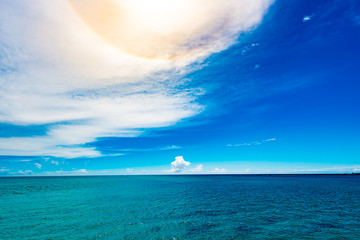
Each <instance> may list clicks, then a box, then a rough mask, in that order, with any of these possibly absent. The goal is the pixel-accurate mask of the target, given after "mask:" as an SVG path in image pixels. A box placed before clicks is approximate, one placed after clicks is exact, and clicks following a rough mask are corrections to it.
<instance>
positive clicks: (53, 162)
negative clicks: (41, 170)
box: [51, 160, 59, 166]
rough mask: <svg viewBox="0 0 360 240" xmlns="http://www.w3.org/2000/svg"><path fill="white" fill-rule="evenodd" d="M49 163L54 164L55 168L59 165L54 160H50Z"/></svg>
mask: <svg viewBox="0 0 360 240" xmlns="http://www.w3.org/2000/svg"><path fill="white" fill-rule="evenodd" d="M51 163H52V164H55V165H56V166H58V165H59V162H58V161H55V160H51Z"/></svg>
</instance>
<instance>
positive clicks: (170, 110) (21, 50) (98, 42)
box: [0, 0, 360, 176]
mask: <svg viewBox="0 0 360 240" xmlns="http://www.w3.org/2000/svg"><path fill="white" fill-rule="evenodd" d="M70 2H71V1H70ZM120 2H121V1H120ZM140 3H141V1H140ZM177 3H178V4H185V5H184V6H183V7H184V9H187V8H191V9H193V10H192V11H194V14H193V15H192V14H189V16H190V18H191V17H193V18H194V19H193V20H194V21H195V20H196V22H199V26H195V27H193V26H192V25H191V24H190V23H186V22H182V23H179V22H177V20H176V19H177V18H176V19H170V20H169V26H170V27H171V29H173V26H180V27H178V29H177V28H175V30H176V31H177V32H176V36H177V38H176V39H175V38H174V37H173V35H171V34H173V32H172V31H170V30H169V31H168V30H167V28H168V27H169V26H167V25H164V26H162V28H161V29H160V28H159V27H158V22H157V21H160V20H162V19H155V20H154V24H155V25H154V26H156V27H154V26H153V25H144V26H143V25H141V26H140V25H139V26H138V25H133V26H131V27H133V28H134V29H138V31H144V36H145V38H144V37H142V38H141V39H142V40H141V41H140V40H139V41H140V43H141V44H142V45H141V46H143V45H145V47H144V49H143V50H142V52H139V50H138V48H139V46H138V45H133V44H134V43H133V41H135V44H136V38H135V40H132V41H131V42H130V43H128V42H125V40H122V41H119V42H120V43H119V44H120V45H119V46H114V43H113V39H110V40H109V39H106V38H105V37H104V35H105V34H106V33H101V34H103V35H101V36H100V33H97V31H98V29H95V28H93V29H91V30H92V31H90V30H89V29H90V28H91V27H92V25H91V24H92V20H91V21H90V20H87V16H85V15H81V14H82V13H81V11H82V10H81V9H83V8H84V6H82V5H76V4H74V6H73V8H74V9H75V10H74V11H75V12H76V11H78V12H79V13H78V15H77V16H75V15H74V14H73V12H71V11H70V10H69V9H70V7H69V6H67V5H66V4H67V3H62V1H54V3H44V2H43V1H30V2H29V3H28V4H27V5H25V6H24V5H22V4H21V2H18V1H14V2H13V3H11V4H5V3H0V9H1V10H0V15H1V16H2V17H0V22H1V23H2V24H1V25H0V35H1V36H4V37H1V38H0V80H1V86H2V87H1V91H0V98H1V99H2V100H1V102H2V104H0V154H1V156H0V175H3V176H9V175H11V176H15V175H82V174H179V173H182V174H192V173H199V174H201V173H206V174H208V173H347V172H360V150H359V149H360V137H359V136H360V126H359V122H360V111H359V105H360V94H359V90H360V83H359V76H360V69H359V63H360V46H359V44H358V43H359V42H360V4H359V3H358V2H357V1H355V0H345V1H316V2H314V1H284V0H277V1H266V0H256V1H253V3H252V4H253V5H251V4H250V5H251V6H250V5H249V4H248V3H247V1H243V2H242V1H230V2H229V6H224V7H223V6H222V5H221V2H220V1H217V0H215V1H213V2H211V4H209V9H205V10H203V12H202V11H199V10H198V8H201V6H202V5H201V4H202V1H201V0H197V1H195V2H191V1H189V2H188V1H185V2H184V3H180V2H177ZM154 4H162V5H163V4H164V3H163V2H162V1H160V0H157V1H155V2H154ZM186 4H187V5H186ZM192 4H194V5H192ZM219 4H220V5H219ZM241 4H244V5H243V6H248V8H247V9H245V10H244V8H243V6H242V5H241ZM2 5H4V6H2ZM5 5H6V6H5ZM181 6H182V5H181ZM219 6H221V7H219ZM131 7H132V6H131ZM212 7H214V9H219V10H217V11H219V13H218V15H216V17H215V16H212V17H209V15H208V14H207V13H208V12H206V11H212V9H213V8H212ZM134 8H135V9H141V8H140V7H139V6H137V5H136V6H134ZM55 9H60V10H59V11H55ZM14 11H15V12H16V13H17V14H15V15H14V14H12V12H14ZM154 11H155V10H154ZM157 11H158V10H157ZM163 11H165V12H166V14H165V13H164V15H161V14H162V13H158V12H154V14H156V16H158V15H160V16H163V17H164V18H167V17H169V14H168V13H169V12H170V13H171V11H175V10H174V9H172V8H171V7H169V6H168V7H166V8H165V7H163ZM55 12H56V14H55ZM34 13H36V14H37V17H34ZM49 13H53V14H49ZM146 14H149V16H148V17H149V18H151V19H153V17H152V15H151V13H146ZM173 14H174V15H176V14H179V16H181V14H183V13H182V12H181V11H177V10H176V11H175V12H174V13H173ZM50 15H51V16H50ZM78 16H81V18H82V20H83V21H84V22H85V23H87V25H86V24H85V25H86V26H85V25H84V23H83V22H82V21H80V20H79V19H78V18H77V17H78ZM210 16H211V15H210ZM218 16H219V17H218ZM222 16H230V17H222ZM236 16H244V17H243V18H242V17H236ZM139 19H140V20H141V18H139ZM224 19H225V20H224ZM9 20H11V21H9ZM190 20H191V19H190ZM86 21H89V22H86ZM222 21H224V23H222ZM90 22H91V23H90ZM170 23H171V24H174V25H171V24H170ZM200 23H201V24H200ZM217 24H219V26H221V27H219V28H218V27H217ZM221 24H222V25H221ZM114 26H116V25H114ZM54 27H57V28H54ZM53 29H57V30H56V31H54V30H53ZM149 29H150V30H151V31H153V32H157V33H159V32H161V34H164V36H166V38H165V37H164V39H166V40H167V41H168V42H163V40H162V39H161V41H160V40H159V39H158V38H156V36H157V35H156V34H153V35H151V34H152V32H151V31H150V30H149ZM183 31H184V32H190V33H192V35H190V37H189V36H188V35H187V34H183ZM93 32H95V33H97V34H98V35H97V36H95V34H94V33H93ZM91 34H94V36H93V35H91ZM121 34H128V35H131V34H132V32H131V31H128V30H127V28H126V29H125V30H124V32H122V33H121ZM99 36H100V37H99ZM121 36H122V35H121ZM179 36H180V37H179ZM198 36H200V37H198ZM131 37H132V38H131V39H134V38H133V36H131ZM104 39H105V40H106V41H105V40H104ZM143 39H145V40H146V42H145V40H143ZM179 39H180V40H179ZM143 41H144V42H143ZM146 44H148V45H146ZM156 44H157V45H156ZM179 46H180V47H179ZM184 46H185V47H184ZM146 47H148V49H147V48H146ZM118 48H120V50H118ZM134 49H135V50H134ZM152 49H157V51H156V52H152ZM118 51H119V52H118ZM162 52H164V55H160V53H162ZM142 55H143V56H142ZM150 58H152V59H150ZM162 58H164V59H162Z"/></svg>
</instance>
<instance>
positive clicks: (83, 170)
mask: <svg viewBox="0 0 360 240" xmlns="http://www.w3.org/2000/svg"><path fill="white" fill-rule="evenodd" d="M72 172H73V173H74V174H77V175H81V174H87V173H88V171H87V170H86V169H78V170H73V171H72Z"/></svg>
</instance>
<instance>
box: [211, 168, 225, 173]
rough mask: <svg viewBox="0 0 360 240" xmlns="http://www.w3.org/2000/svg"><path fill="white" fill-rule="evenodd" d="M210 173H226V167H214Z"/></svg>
mask: <svg viewBox="0 0 360 240" xmlns="http://www.w3.org/2000/svg"><path fill="white" fill-rule="evenodd" d="M211 173H226V169H225V168H215V169H214V170H212V171H211Z"/></svg>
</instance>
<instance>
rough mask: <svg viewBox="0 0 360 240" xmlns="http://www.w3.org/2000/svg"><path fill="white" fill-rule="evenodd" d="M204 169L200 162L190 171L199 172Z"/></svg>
mask: <svg viewBox="0 0 360 240" xmlns="http://www.w3.org/2000/svg"><path fill="white" fill-rule="evenodd" d="M202 170H203V165H202V164H199V165H197V166H196V167H195V168H192V169H190V172H195V173H198V172H201V171H202Z"/></svg>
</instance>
